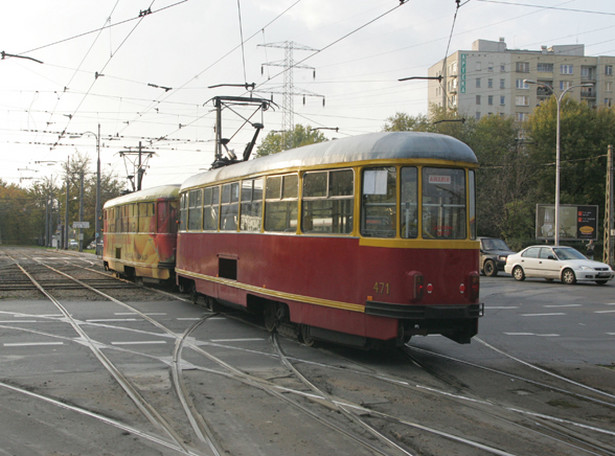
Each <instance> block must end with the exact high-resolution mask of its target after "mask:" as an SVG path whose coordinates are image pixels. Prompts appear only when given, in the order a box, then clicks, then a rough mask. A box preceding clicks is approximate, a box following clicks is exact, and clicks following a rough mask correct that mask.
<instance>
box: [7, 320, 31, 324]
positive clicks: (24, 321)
mask: <svg viewBox="0 0 615 456" xmlns="http://www.w3.org/2000/svg"><path fill="white" fill-rule="evenodd" d="M0 323H38V320H0Z"/></svg>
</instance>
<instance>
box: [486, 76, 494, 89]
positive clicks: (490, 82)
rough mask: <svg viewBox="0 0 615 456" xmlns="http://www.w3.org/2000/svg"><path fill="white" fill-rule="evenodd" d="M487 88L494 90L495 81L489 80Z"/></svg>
mask: <svg viewBox="0 0 615 456" xmlns="http://www.w3.org/2000/svg"><path fill="white" fill-rule="evenodd" d="M487 88H488V89H493V79H491V78H489V79H487Z"/></svg>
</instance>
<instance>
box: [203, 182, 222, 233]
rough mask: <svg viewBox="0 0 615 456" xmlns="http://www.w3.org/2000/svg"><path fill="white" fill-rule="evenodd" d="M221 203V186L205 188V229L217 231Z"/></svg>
mask: <svg viewBox="0 0 615 456" xmlns="http://www.w3.org/2000/svg"><path fill="white" fill-rule="evenodd" d="M219 203H220V187H218V186H216V187H207V188H205V189H203V229H204V230H206V231H215V230H217V229H218V204H219Z"/></svg>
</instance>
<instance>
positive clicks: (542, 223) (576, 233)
mask: <svg viewBox="0 0 615 456" xmlns="http://www.w3.org/2000/svg"><path fill="white" fill-rule="evenodd" d="M554 238H555V206H554V205H553V204H537V205H536V239H541V240H553V239H554ZM559 238H560V240H562V241H580V240H583V241H586V240H590V239H593V240H594V241H595V240H597V239H598V206H587V205H584V206H580V205H575V204H560V206H559Z"/></svg>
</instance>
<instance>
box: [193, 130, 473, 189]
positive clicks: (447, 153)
mask: <svg viewBox="0 0 615 456" xmlns="http://www.w3.org/2000/svg"><path fill="white" fill-rule="evenodd" d="M402 159H437V160H438V159H439V160H450V161H457V162H464V163H468V164H477V163H478V161H477V159H476V155H474V152H473V151H472V149H470V147H469V146H468V145H466V144H465V143H463V142H461V141H459V140H458V139H455V138H453V137H451V136H446V135H441V134H437V133H425V132H410V131H406V132H384V133H369V134H365V135H359V136H353V137H349V138H342V139H336V140H332V141H326V142H321V143H316V144H310V145H307V146H302V147H298V148H296V149H290V150H286V151H283V152H280V153H277V154H272V155H268V156H266V157H261V158H257V159H254V160H249V161H247V162H240V163H236V164H233V165H228V166H224V167H221V168H216V169H212V170H210V171H206V172H203V173H200V174H197V175H195V176H192V177H190V178H188V179H187V180H186V181H185V182H184V183H183V184H182V190H183V189H186V188H191V187H197V186H200V185H206V184H209V183H213V182H218V181H225V180H229V179H234V178H240V177H242V176H249V175H254V174H259V173H264V172H271V171H275V170H276V169H280V170H285V169H293V168H301V167H312V166H318V165H324V166H327V165H334V164H336V165H339V164H340V163H353V162H369V161H377V160H402Z"/></svg>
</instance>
